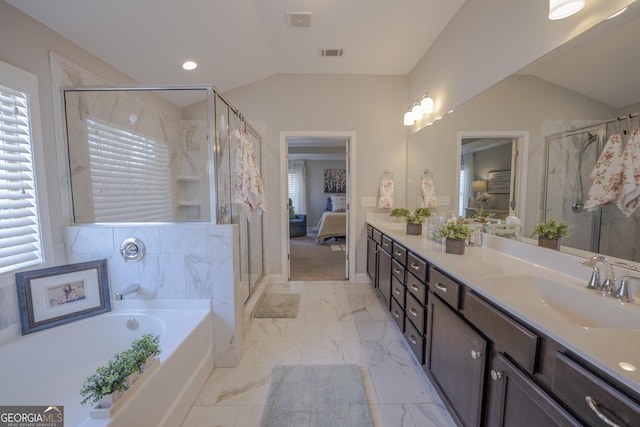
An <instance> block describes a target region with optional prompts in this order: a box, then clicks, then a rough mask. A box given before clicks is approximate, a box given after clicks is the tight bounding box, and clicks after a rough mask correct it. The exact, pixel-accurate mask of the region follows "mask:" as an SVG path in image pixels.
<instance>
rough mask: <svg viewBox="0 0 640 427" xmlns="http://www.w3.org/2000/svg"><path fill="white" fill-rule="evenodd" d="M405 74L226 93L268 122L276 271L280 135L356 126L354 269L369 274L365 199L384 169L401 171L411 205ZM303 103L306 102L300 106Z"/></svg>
mask: <svg viewBox="0 0 640 427" xmlns="http://www.w3.org/2000/svg"><path fill="white" fill-rule="evenodd" d="M406 90H407V80H406V77H405V76H360V75H349V76H335V75H276V76H273V77H269V78H267V79H264V80H261V81H258V82H255V83H253V84H250V85H246V86H243V87H241V88H238V89H235V90H232V91H229V92H227V93H225V94H224V96H225V97H226V98H228V99H229V101H230V102H231V103H233V104H234V105H235V106H237V107H238V108H239V109H240V110H241V111H242V112H243V113H244V114H245V115H246V116H247V117H250V118H251V119H252V120H261V121H264V123H265V124H266V128H267V132H266V135H263V136H264V139H263V145H264V150H263V162H264V163H263V165H265V169H264V170H265V175H264V177H263V178H264V181H265V187H266V195H267V206H268V209H269V212H268V213H267V216H266V218H265V221H266V225H265V231H266V242H265V247H269V248H272V249H273V250H269V252H268V254H266V256H268V257H269V259H268V263H269V267H268V268H269V269H270V270H269V271H270V273H271V274H281V273H282V260H281V253H282V251H281V250H277V249H276V248H280V249H281V247H282V246H281V245H282V244H283V242H282V241H281V235H282V230H281V215H284V214H286V212H283V209H284V207H285V205H286V201H287V197H286V195H285V194H281V191H280V176H279V174H280V162H281V159H282V158H283V156H284V153H281V152H280V132H282V131H314V132H315V131H345V132H346V131H354V132H356V138H357V149H356V153H355V155H356V162H357V171H356V172H357V176H356V191H355V194H353V195H352V196H353V200H354V206H352V211H351V213H352V215H355V217H356V219H357V225H356V240H357V247H356V257H357V258H356V274H358V273H361V274H363V275H364V274H365V273H366V228H365V214H366V213H367V212H376V211H378V210H377V209H376V208H364V207H361V206H360V197H363V196H372V197H375V196H377V194H378V182H379V179H380V176H381V175H382V173H383V172H384V170H385V169H390V170H391V171H393V172H394V175H395V184H396V195H397V197H396V205H397V206H404V205H405V200H404V198H405V164H406V159H405V155H406V129H405V128H404V126H403V125H402V113H403V112H404V109H405V108H406V98H407V92H406ZM301 106H304V108H302V107H301Z"/></svg>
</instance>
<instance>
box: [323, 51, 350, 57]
mask: <svg viewBox="0 0 640 427" xmlns="http://www.w3.org/2000/svg"><path fill="white" fill-rule="evenodd" d="M342 55H344V49H320V56H333V57H338V56H342Z"/></svg>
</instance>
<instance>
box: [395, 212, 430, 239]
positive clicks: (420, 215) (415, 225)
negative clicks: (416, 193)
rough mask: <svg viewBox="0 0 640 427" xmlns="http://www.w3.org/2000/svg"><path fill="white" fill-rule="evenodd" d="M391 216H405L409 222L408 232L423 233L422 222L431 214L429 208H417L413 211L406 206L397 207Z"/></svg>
mask: <svg viewBox="0 0 640 427" xmlns="http://www.w3.org/2000/svg"><path fill="white" fill-rule="evenodd" d="M390 215H391V216H393V217H398V218H404V219H405V221H406V222H407V234H414V235H419V234H422V224H423V223H424V222H425V221H426V220H427V218H429V217H430V216H431V211H430V210H429V208H415V209H414V210H413V211H410V210H409V209H405V208H395V209H393V210H392V211H391V214H390Z"/></svg>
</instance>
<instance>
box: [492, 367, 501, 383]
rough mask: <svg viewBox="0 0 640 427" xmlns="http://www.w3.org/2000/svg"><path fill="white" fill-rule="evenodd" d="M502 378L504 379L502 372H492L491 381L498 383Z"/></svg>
mask: <svg viewBox="0 0 640 427" xmlns="http://www.w3.org/2000/svg"><path fill="white" fill-rule="evenodd" d="M500 378H502V372H500V371H495V370H493V369H492V370H491V379H492V380H494V381H498V380H499V379H500Z"/></svg>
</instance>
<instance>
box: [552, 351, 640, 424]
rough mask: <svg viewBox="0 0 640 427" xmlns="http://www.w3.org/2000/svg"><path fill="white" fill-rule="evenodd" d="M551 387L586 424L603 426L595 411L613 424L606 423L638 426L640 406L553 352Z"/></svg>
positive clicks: (562, 355) (563, 356) (577, 365)
mask: <svg viewBox="0 0 640 427" xmlns="http://www.w3.org/2000/svg"><path fill="white" fill-rule="evenodd" d="M552 390H553V393H554V394H555V395H556V396H558V397H559V398H560V399H561V400H562V401H563V402H564V403H565V404H566V405H567V406H569V408H571V409H572V410H573V411H574V412H575V413H576V414H578V416H580V417H581V418H582V419H583V420H584V421H585V422H586V424H588V425H591V426H605V425H607V423H605V422H604V421H603V419H602V418H601V417H599V416H598V413H600V414H601V415H603V416H605V417H607V418H608V419H609V420H610V421H612V422H613V423H615V424H609V425H621V426H637V425H640V424H639V421H638V420H640V405H639V404H638V403H637V402H634V401H633V400H631V399H629V398H628V397H627V396H625V395H623V394H622V393H620V392H619V391H617V390H615V389H614V388H613V387H611V386H610V385H609V384H607V383H605V382H604V381H603V380H602V379H600V378H598V377H597V376H595V375H594V374H593V373H591V372H590V371H588V370H587V369H585V368H584V367H582V366H580V365H579V364H578V363H577V362H575V361H573V360H571V359H569V358H568V357H567V356H565V355H564V354H562V353H556V368H555V374H554V376H553V388H552ZM588 401H590V402H591V405H589V403H588Z"/></svg>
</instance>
